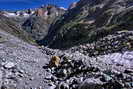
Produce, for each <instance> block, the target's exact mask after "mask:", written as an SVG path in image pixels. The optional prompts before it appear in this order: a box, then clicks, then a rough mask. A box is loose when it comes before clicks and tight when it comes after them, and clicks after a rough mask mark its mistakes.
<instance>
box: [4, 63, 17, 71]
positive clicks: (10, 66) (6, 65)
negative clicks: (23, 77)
mask: <svg viewBox="0 0 133 89" xmlns="http://www.w3.org/2000/svg"><path fill="white" fill-rule="evenodd" d="M4 67H5V68H8V69H10V68H13V67H15V64H14V63H13V62H8V63H6V64H5V65H4Z"/></svg>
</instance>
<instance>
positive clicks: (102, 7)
mask: <svg viewBox="0 0 133 89" xmlns="http://www.w3.org/2000/svg"><path fill="white" fill-rule="evenodd" d="M132 5H133V1H131V0H80V1H79V2H78V3H77V5H76V7H75V8H73V9H70V10H69V11H67V12H66V13H65V14H64V15H63V16H62V17H61V18H60V19H59V20H58V21H57V22H56V23H55V24H54V25H53V27H52V28H51V29H50V31H49V34H48V35H47V37H45V38H44V40H42V41H40V44H44V45H49V47H51V48H70V47H72V46H75V45H80V44H84V43H92V42H94V41H96V40H98V39H100V38H102V37H105V36H107V35H109V34H113V33H116V32H117V31H123V30H127V31H129V30H132V26H133V22H132V21H133V18H132V15H133V14H132V11H133V8H132Z"/></svg>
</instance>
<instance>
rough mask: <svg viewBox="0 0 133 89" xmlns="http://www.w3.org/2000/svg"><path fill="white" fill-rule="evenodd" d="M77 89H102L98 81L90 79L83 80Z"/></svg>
mask: <svg viewBox="0 0 133 89" xmlns="http://www.w3.org/2000/svg"><path fill="white" fill-rule="evenodd" d="M78 89H103V88H102V82H101V81H100V80H99V79H94V78H90V79H87V80H85V81H84V82H83V83H82V84H81V85H80V86H79V88H78Z"/></svg>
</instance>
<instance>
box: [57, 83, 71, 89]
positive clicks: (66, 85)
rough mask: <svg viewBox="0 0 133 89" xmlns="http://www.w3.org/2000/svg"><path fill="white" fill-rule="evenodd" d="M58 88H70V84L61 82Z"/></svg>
mask: <svg viewBox="0 0 133 89" xmlns="http://www.w3.org/2000/svg"><path fill="white" fill-rule="evenodd" d="M57 89H69V86H68V84H67V83H64V82H61V83H60V84H59V86H58V88H57Z"/></svg>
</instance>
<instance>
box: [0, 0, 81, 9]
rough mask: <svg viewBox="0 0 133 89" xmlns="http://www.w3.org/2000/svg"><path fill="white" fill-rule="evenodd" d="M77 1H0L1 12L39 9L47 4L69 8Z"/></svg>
mask: <svg viewBox="0 0 133 89" xmlns="http://www.w3.org/2000/svg"><path fill="white" fill-rule="evenodd" d="M75 1H79V0H0V10H23V9H28V8H37V7H40V6H41V5H46V4H54V5H57V6H61V7H65V8H68V6H69V5H70V4H71V3H72V2H75Z"/></svg>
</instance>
